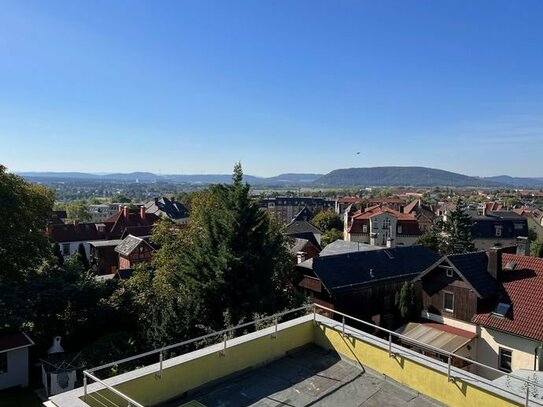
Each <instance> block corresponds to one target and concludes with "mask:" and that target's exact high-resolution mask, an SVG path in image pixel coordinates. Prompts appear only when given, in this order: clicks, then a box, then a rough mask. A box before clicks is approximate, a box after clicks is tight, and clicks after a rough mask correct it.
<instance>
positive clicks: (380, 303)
mask: <svg viewBox="0 0 543 407" xmlns="http://www.w3.org/2000/svg"><path fill="white" fill-rule="evenodd" d="M325 249H326V248H325ZM438 259H439V256H438V254H437V253H434V252H433V251H431V250H429V249H427V248H426V247H423V246H411V247H396V248H392V249H387V248H375V247H371V246H370V247H367V246H363V250H361V251H356V252H346V253H340V254H329V255H326V254H325V255H322V252H321V255H320V256H318V257H313V258H312V259H310V260H306V261H304V262H302V263H300V264H298V265H297V266H296V269H297V271H298V273H299V275H300V277H301V281H300V283H299V288H300V289H301V290H302V291H303V292H304V293H305V294H306V295H307V296H309V297H310V298H312V300H313V301H314V302H316V303H318V304H321V305H325V306H327V307H329V308H333V309H335V310H338V311H341V312H345V313H348V314H352V315H355V316H358V317H360V318H364V319H367V320H370V319H371V320H373V322H374V323H377V324H381V325H384V326H391V324H392V322H393V312H394V296H395V294H396V292H398V291H399V290H400V289H401V286H402V285H403V283H404V282H405V281H410V280H412V279H413V278H414V277H416V276H417V275H418V274H419V273H420V272H421V271H422V270H425V269H427V268H428V267H429V266H430V265H432V264H434V263H435V262H436V261H437V260H438Z"/></svg>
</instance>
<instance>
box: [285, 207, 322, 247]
mask: <svg viewBox="0 0 543 407" xmlns="http://www.w3.org/2000/svg"><path fill="white" fill-rule="evenodd" d="M309 219H310V211H309V210H308V209H307V208H304V209H302V210H301V211H300V212H298V214H297V215H296V216H295V217H294V218H293V219H292V221H290V222H289V223H288V224H287V225H286V226H285V234H286V235H287V236H290V237H294V238H300V239H308V240H310V241H312V242H313V243H315V242H316V244H315V247H317V248H319V249H320V247H321V246H320V244H321V235H322V232H321V231H320V230H319V229H318V228H316V227H315V226H313V225H312V224H311V223H309ZM308 235H313V238H311V237H310V236H308Z"/></svg>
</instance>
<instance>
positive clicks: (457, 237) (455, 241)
mask: <svg viewBox="0 0 543 407" xmlns="http://www.w3.org/2000/svg"><path fill="white" fill-rule="evenodd" d="M472 226H473V222H472V220H471V217H470V216H469V215H468V214H467V213H466V204H465V203H464V201H463V200H462V199H461V198H460V199H458V202H457V204H456V210H454V211H452V212H451V213H450V215H449V216H448V217H447V220H446V221H445V222H444V224H443V231H444V234H445V238H444V239H443V240H442V245H441V250H440V251H441V253H442V254H453V253H467V252H472V251H474V250H475V245H474V244H473V238H472V236H471V228H472Z"/></svg>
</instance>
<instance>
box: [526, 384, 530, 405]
mask: <svg viewBox="0 0 543 407" xmlns="http://www.w3.org/2000/svg"><path fill="white" fill-rule="evenodd" d="M529 403H530V381H529V380H528V381H527V382H526V403H525V405H526V407H528V404H529Z"/></svg>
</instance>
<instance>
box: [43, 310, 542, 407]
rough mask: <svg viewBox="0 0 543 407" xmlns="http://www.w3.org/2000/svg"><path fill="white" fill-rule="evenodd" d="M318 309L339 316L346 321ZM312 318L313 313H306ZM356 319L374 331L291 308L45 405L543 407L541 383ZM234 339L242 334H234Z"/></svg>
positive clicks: (164, 352)
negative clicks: (470, 367) (487, 372)
mask: <svg viewBox="0 0 543 407" xmlns="http://www.w3.org/2000/svg"><path fill="white" fill-rule="evenodd" d="M317 311H324V312H326V313H327V314H328V315H331V314H336V316H337V317H338V318H339V319H340V321H339V322H338V321H337V320H333V319H331V318H328V317H327V316H324V315H320V314H319V313H318V312H317ZM306 312H310V313H308V314H306V315H302V316H299V315H300V314H301V313H302V314H303V313H306ZM288 317H292V318H293V319H290V320H286V321H284V322H281V323H279V322H278V320H279V318H283V320H284V319H286V318H288ZM266 323H267V324H270V323H271V326H268V327H267V328H264V329H260V330H256V331H254V332H250V333H247V334H242V333H243V332H244V330H246V329H247V328H250V327H253V326H254V325H255V324H266ZM348 323H351V324H352V325H353V324H355V325H357V326H362V325H363V324H366V325H370V324H367V323H364V322H363V321H360V320H357V319H355V318H351V317H349V316H347V315H344V314H341V313H338V312H336V311H333V310H329V309H326V308H324V307H321V306H318V305H312V306H309V307H304V308H301V309H298V310H292V311H288V312H285V313H281V314H277V315H275V316H272V317H268V318H264V319H262V320H259V321H253V322H249V323H246V324H242V325H239V326H237V327H234V328H231V329H227V330H224V331H221V332H217V333H212V334H209V335H206V336H205V337H201V338H196V339H194V340H190V341H186V342H183V343H180V344H175V345H172V346H168V347H164V348H162V349H159V350H156V351H151V352H148V353H145V354H142V355H137V356H134V357H132V358H127V359H124V360H122V361H116V362H112V363H110V364H107V365H104V366H100V367H98V368H94V369H90V370H88V371H85V372H84V373H85V385H84V386H83V387H81V388H78V389H75V390H72V391H69V392H66V393H62V394H59V395H56V396H53V397H51V398H50V400H49V401H48V402H47V403H46V405H48V406H51V407H88V406H91V407H126V406H129V407H144V406H145V407H174V406H175V407H178V406H187V407H188V406H191V407H201V406H202V405H203V406H206V407H211V406H280V405H281V406H328V405H330V406H332V405H334V406H360V405H364V406H366V405H368V406H370V405H389V406H432V405H440V404H444V405H451V406H471V405H476V406H478V407H486V406H488V407H494V406H518V405H530V406H532V405H533V406H542V405H543V403H542V398H541V397H538V396H537V394H543V391H542V390H543V387H542V386H538V387H542V388H541V389H538V390H539V392H538V391H534V388H533V387H531V386H530V384H529V383H528V385H527V387H526V391H525V392H520V393H519V392H518V389H517V390H515V389H509V388H508V387H507V386H503V385H501V386H500V385H497V384H496V383H494V382H492V381H489V380H487V379H484V378H482V377H480V376H477V375H475V374H472V373H470V372H467V371H465V370H462V369H460V368H456V367H455V366H454V363H452V361H453V360H454V359H455V358H460V359H462V357H460V356H457V355H454V354H451V353H448V352H446V351H443V350H441V349H437V348H432V347H431V346H428V345H425V344H422V343H420V344H417V345H420V346H421V347H423V348H426V349H427V350H429V351H432V352H435V353H437V354H441V356H442V359H444V360H448V363H447V362H442V361H441V360H438V359H436V358H431V357H428V356H425V355H422V354H420V353H418V352H416V351H414V350H411V349H408V348H405V347H402V346H401V345H400V344H398V343H397V339H404V340H409V342H410V343H412V344H415V342H416V341H414V340H413V339H410V338H407V337H403V336H402V335H401V334H398V333H395V332H391V331H387V330H385V329H382V328H379V327H375V326H371V328H372V329H381V333H382V335H380V336H375V335H371V334H368V333H366V332H363V331H361V330H359V329H355V328H353V327H352V326H350V325H348ZM235 333H241V336H238V337H232V336H233V335H234V334H235ZM223 335H224V336H223ZM211 339H215V340H217V339H219V340H220V341H219V342H218V343H215V344H212V345H209V346H205V347H202V348H201V349H198V350H195V351H192V352H188V353H184V354H180V353H182V351H183V347H185V346H187V345H192V346H194V345H196V344H198V343H200V344H201V343H203V341H204V340H207V341H209V340H211ZM207 343H209V342H207ZM185 349H186V348H185ZM172 352H175V354H173V353H172ZM149 358H151V359H149ZM464 359H465V358H464ZM150 360H151V362H150ZM152 360H154V361H155V362H154V363H153V362H152ZM142 361H144V362H145V363H142ZM465 361H467V362H470V363H474V364H477V363H476V362H474V361H471V360H467V359H465ZM131 363H135V365H134V366H142V365H145V366H144V367H139V368H133V369H132V370H130V369H125V370H126V372H125V373H122V374H118V375H116V376H113V377H109V378H105V376H107V375H105V374H104V372H108V371H110V369H111V368H112V367H114V368H115V369H120V368H121V367H122V366H126V365H127V364H131ZM478 365H479V367H484V365H480V364H478ZM485 368H486V367H485ZM488 369H492V368H488ZM494 370H495V369H494ZM119 371H123V370H119ZM501 374H502V375H503V372H502V373H501ZM100 377H102V379H101V378H100ZM512 377H514V376H512ZM519 380H523V381H525V379H522V378H519Z"/></svg>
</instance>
